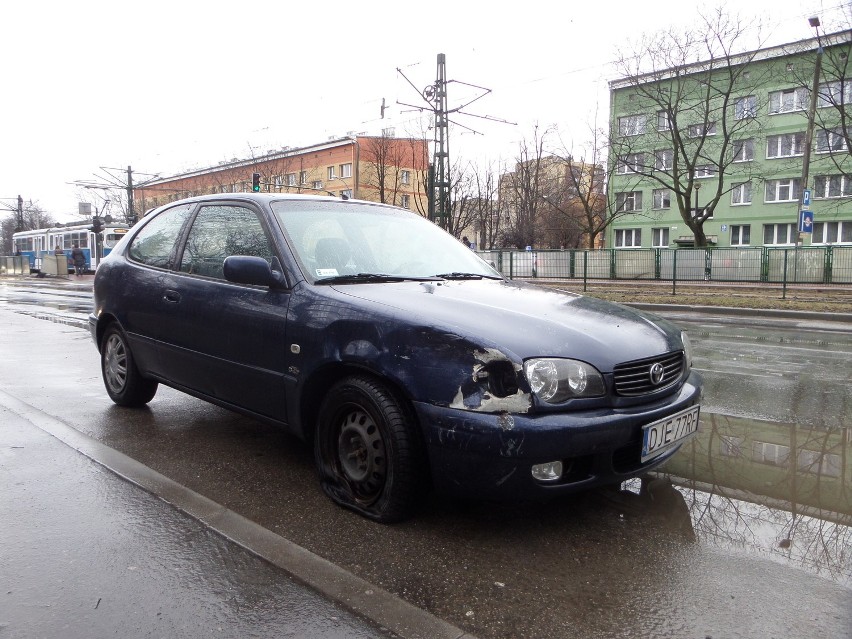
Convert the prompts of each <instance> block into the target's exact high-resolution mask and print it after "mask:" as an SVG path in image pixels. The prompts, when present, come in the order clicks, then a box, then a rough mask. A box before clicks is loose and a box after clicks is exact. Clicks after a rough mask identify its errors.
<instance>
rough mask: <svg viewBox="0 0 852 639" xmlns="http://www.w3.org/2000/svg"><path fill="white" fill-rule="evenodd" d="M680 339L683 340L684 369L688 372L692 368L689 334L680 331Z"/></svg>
mask: <svg viewBox="0 0 852 639" xmlns="http://www.w3.org/2000/svg"><path fill="white" fill-rule="evenodd" d="M680 340H681V341H682V342H683V358H684V360H685V361H684V364H685V366H686V371H687V372H689V371H691V370H692V344H691V343H690V341H689V335H687V334H686V331H681V332H680Z"/></svg>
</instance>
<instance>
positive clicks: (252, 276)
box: [223, 255, 285, 287]
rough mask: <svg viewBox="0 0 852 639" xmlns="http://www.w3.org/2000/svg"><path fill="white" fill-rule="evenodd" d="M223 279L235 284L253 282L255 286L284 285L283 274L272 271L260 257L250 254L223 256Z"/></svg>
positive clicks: (267, 263)
mask: <svg viewBox="0 0 852 639" xmlns="http://www.w3.org/2000/svg"><path fill="white" fill-rule="evenodd" d="M223 272H224V274H225V279H226V280H228V281H229V282H234V283H236V284H255V285H257V286H270V287H278V286H285V280H284V274H283V273H280V272H278V271H273V270H272V267H271V266H269V262H267V261H266V260H265V259H263V258H262V257H255V256H252V255H232V256H231V257H226V258H225V263H224V265H223Z"/></svg>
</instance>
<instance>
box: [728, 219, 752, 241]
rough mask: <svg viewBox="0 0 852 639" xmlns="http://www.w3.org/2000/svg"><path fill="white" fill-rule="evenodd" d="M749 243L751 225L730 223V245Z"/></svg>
mask: <svg viewBox="0 0 852 639" xmlns="http://www.w3.org/2000/svg"><path fill="white" fill-rule="evenodd" d="M749 244H751V225H749V224H732V225H731V246H748V245H749Z"/></svg>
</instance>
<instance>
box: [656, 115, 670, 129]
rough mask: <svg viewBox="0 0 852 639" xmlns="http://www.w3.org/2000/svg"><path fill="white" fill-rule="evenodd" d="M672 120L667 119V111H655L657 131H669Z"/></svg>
mask: <svg viewBox="0 0 852 639" xmlns="http://www.w3.org/2000/svg"><path fill="white" fill-rule="evenodd" d="M671 130H672V119H671V118H670V117H669V113H668V111H665V110H662V111H657V131H671Z"/></svg>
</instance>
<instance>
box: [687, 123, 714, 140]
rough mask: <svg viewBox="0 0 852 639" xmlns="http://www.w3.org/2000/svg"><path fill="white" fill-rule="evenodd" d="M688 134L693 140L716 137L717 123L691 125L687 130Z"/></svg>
mask: <svg viewBox="0 0 852 639" xmlns="http://www.w3.org/2000/svg"><path fill="white" fill-rule="evenodd" d="M686 134H687V135H688V136H689V137H691V138H700V137H704V136H707V135H716V123H715V122H702V123H700V124H690V125H689V127H688V128H687V130H686Z"/></svg>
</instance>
